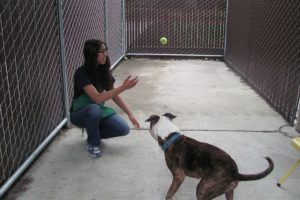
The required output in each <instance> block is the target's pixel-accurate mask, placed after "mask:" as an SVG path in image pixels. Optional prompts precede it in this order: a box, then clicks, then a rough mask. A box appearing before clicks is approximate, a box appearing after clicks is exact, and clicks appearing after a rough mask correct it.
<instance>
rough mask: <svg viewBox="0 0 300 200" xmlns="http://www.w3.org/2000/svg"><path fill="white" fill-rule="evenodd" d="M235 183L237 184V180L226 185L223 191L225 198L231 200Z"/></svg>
mask: <svg viewBox="0 0 300 200" xmlns="http://www.w3.org/2000/svg"><path fill="white" fill-rule="evenodd" d="M237 185H238V181H233V182H231V183H230V184H229V186H228V187H227V190H226V192H225V197H226V200H233V191H234V188H236V186H237Z"/></svg>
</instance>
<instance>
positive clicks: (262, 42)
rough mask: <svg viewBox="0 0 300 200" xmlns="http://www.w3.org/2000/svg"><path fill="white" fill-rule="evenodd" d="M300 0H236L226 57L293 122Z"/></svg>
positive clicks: (299, 64)
mask: <svg viewBox="0 0 300 200" xmlns="http://www.w3.org/2000/svg"><path fill="white" fill-rule="evenodd" d="M299 11H300V1H298V0H289V1H280V0H275V1H268V0H261V1H254V0H246V1H239V0H231V1H229V4H228V26H227V31H228V32H227V36H228V37H227V43H226V45H227V46H226V51H225V61H226V63H227V64H228V65H229V66H230V67H232V68H233V69H234V70H235V71H236V72H237V73H238V74H239V75H241V76H242V77H243V78H244V79H245V80H246V81H247V83H249V84H250V85H251V86H252V87H253V88H254V89H256V91H257V92H258V93H259V94H261V96H262V97H263V98H264V99H265V100H266V101H267V102H269V104H270V105H271V106H272V107H273V108H275V109H276V110H277V111H278V112H279V113H280V114H281V115H282V116H283V117H284V118H285V119H286V120H287V121H288V122H290V123H291V124H293V123H294V120H295V119H296V113H297V109H298V101H299V86H300V20H299V19H300V12H299Z"/></svg>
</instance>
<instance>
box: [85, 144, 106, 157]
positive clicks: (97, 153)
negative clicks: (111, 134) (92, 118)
mask: <svg viewBox="0 0 300 200" xmlns="http://www.w3.org/2000/svg"><path fill="white" fill-rule="evenodd" d="M85 149H86V151H87V152H88V153H89V154H90V156H92V157H94V158H99V157H101V156H102V152H101V149H100V147H99V146H92V145H90V144H89V143H86V145H85Z"/></svg>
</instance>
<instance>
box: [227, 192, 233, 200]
mask: <svg viewBox="0 0 300 200" xmlns="http://www.w3.org/2000/svg"><path fill="white" fill-rule="evenodd" d="M225 197H226V200H233V190H230V191H228V192H226V193H225Z"/></svg>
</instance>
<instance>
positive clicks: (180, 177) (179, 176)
mask: <svg viewBox="0 0 300 200" xmlns="http://www.w3.org/2000/svg"><path fill="white" fill-rule="evenodd" d="M172 174H173V180H172V184H171V186H170V188H169V190H168V193H167V196H166V200H170V199H172V197H173V196H174V194H175V193H176V191H177V189H178V188H179V186H180V185H181V183H182V182H183V181H184V178H185V174H184V172H183V171H181V170H176V171H175V172H172Z"/></svg>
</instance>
